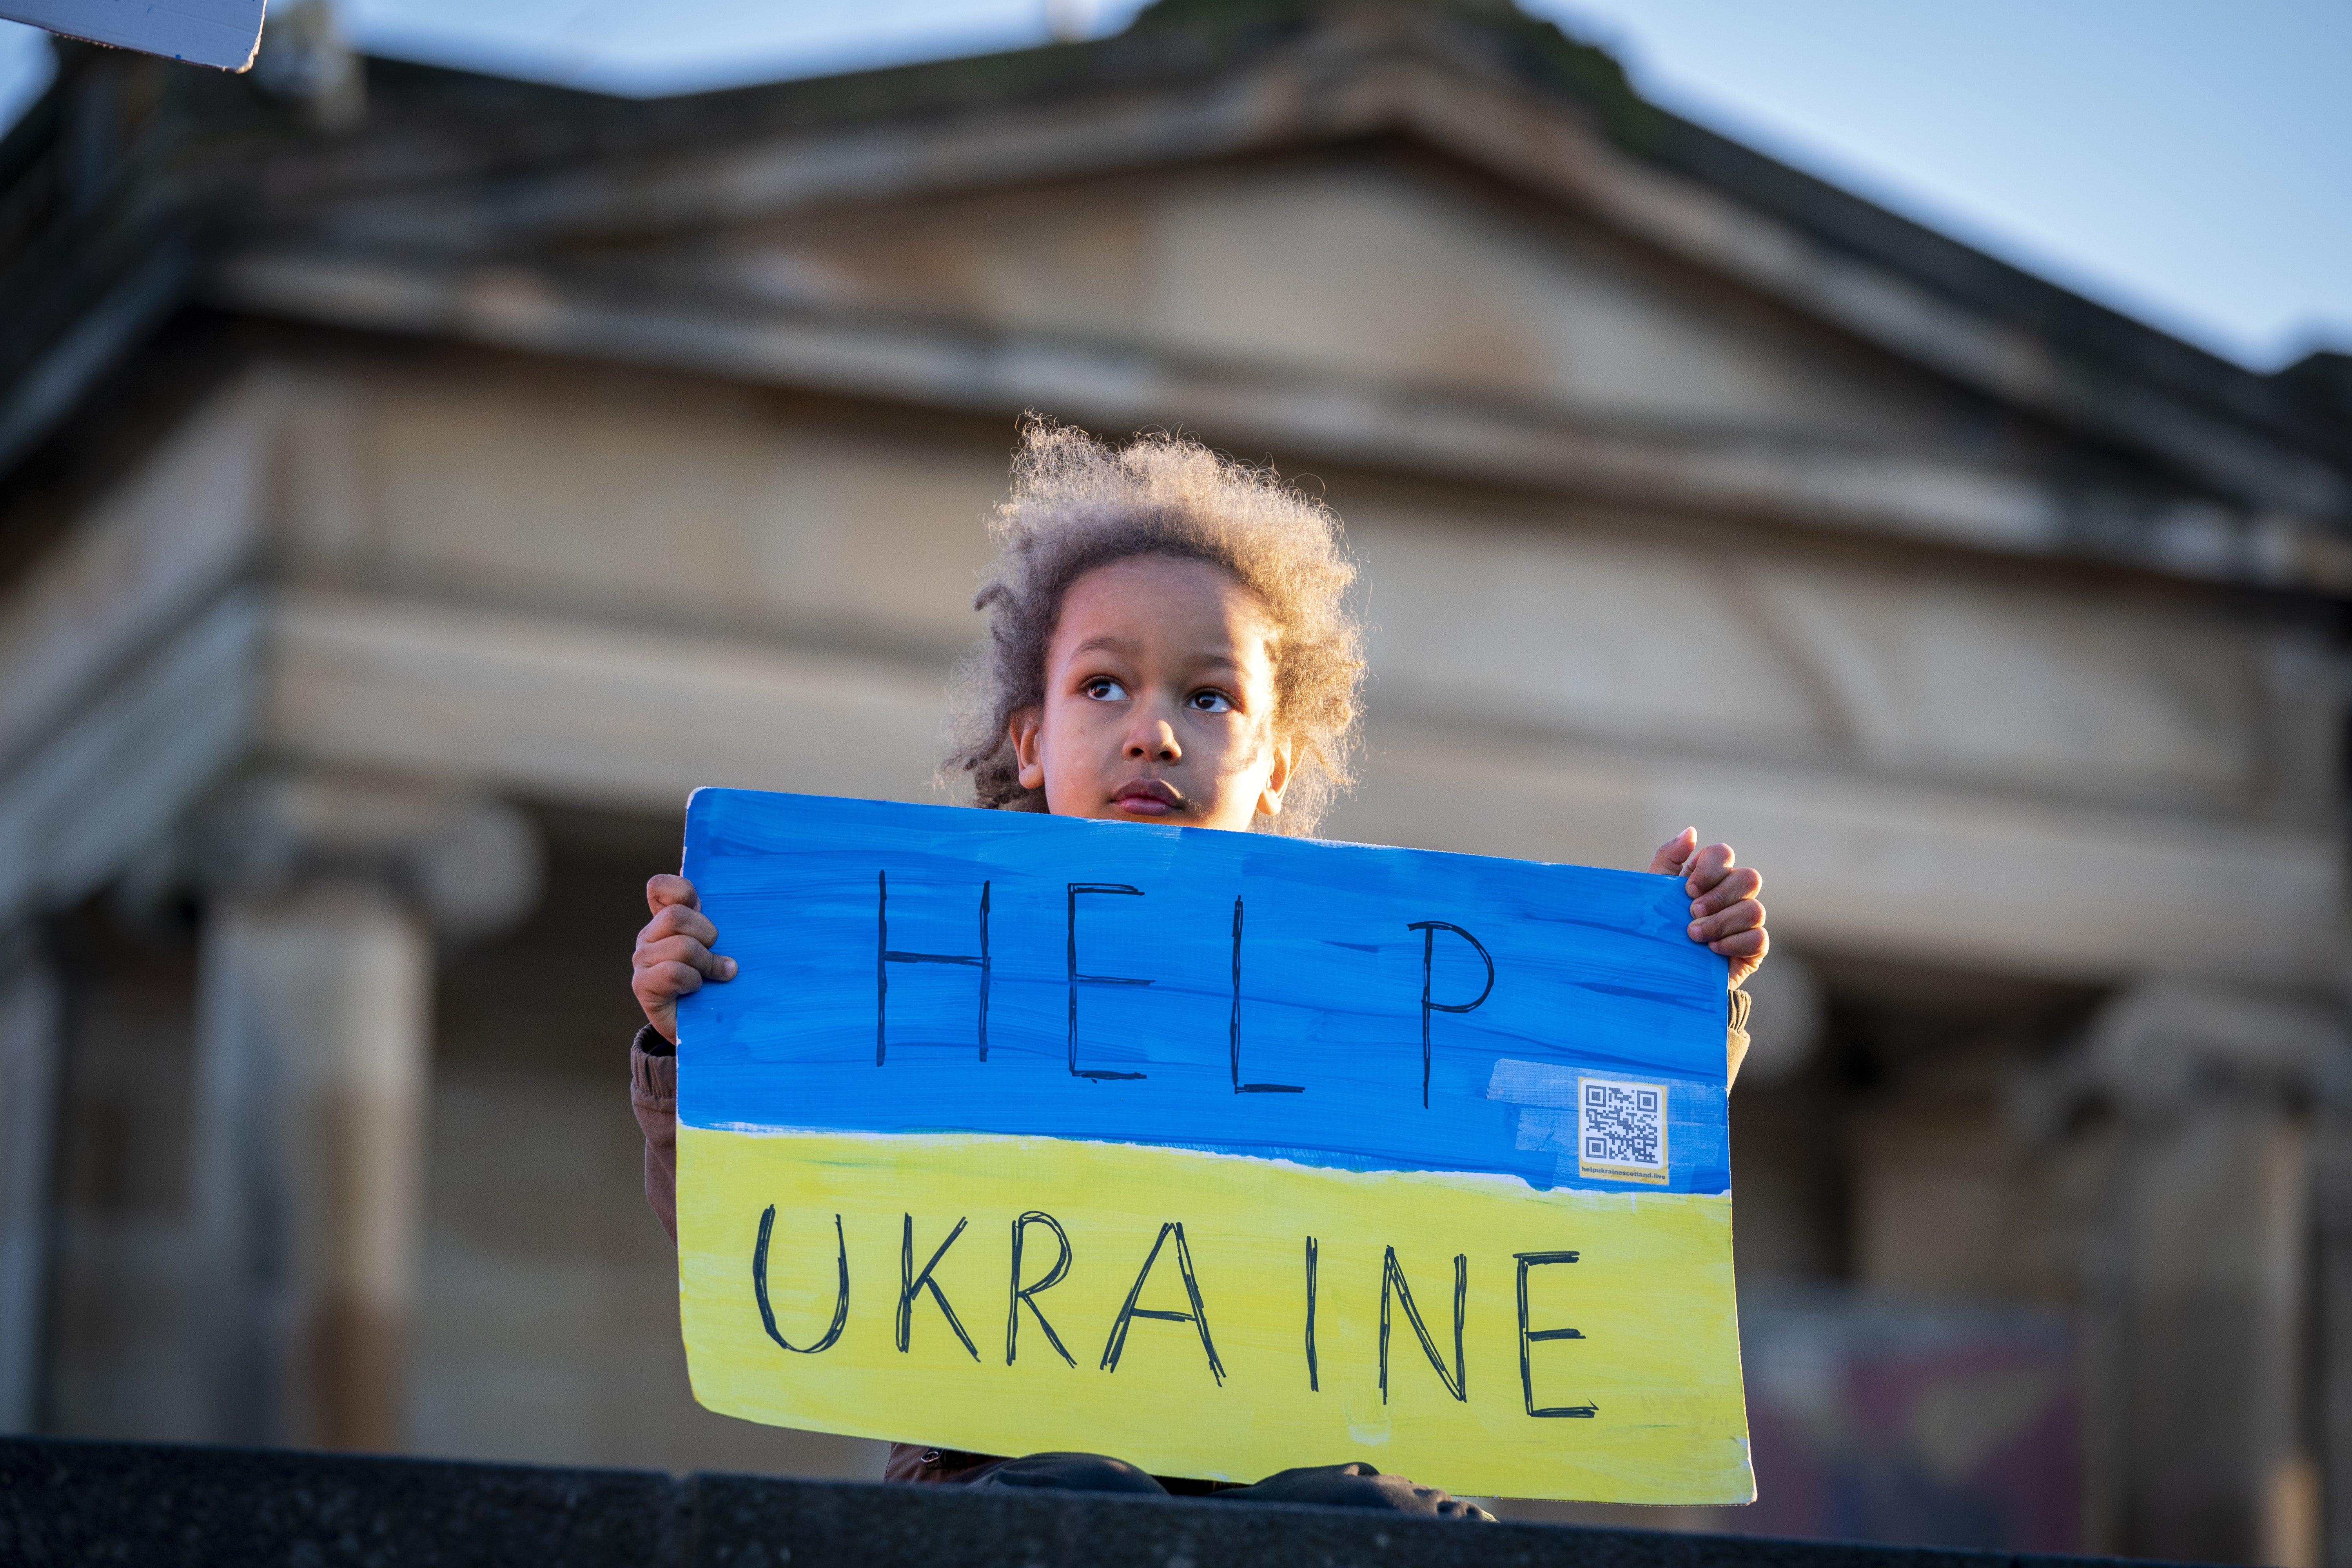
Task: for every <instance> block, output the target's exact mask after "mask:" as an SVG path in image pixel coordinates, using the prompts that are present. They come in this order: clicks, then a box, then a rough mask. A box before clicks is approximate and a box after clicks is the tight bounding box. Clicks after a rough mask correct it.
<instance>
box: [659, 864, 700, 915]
mask: <svg viewBox="0 0 2352 1568" xmlns="http://www.w3.org/2000/svg"><path fill="white" fill-rule="evenodd" d="M671 904H684V905H685V906H686V907H687V908H688V909H689V910H698V909H700V908H701V907H702V895H701V894H699V893H698V892H696V891H695V890H694V884H693V883H691V882H689V881H688V880H687V879H685V878H683V877H677V876H673V875H671V874H670V873H668V872H667V871H665V872H663V873H662V874H661V875H660V876H658V877H654V878H651V879H648V880H647V881H646V908H647V909H649V910H652V911H653V912H654V913H656V914H659V913H661V911H662V910H664V909H665V908H667V906H669V905H671Z"/></svg>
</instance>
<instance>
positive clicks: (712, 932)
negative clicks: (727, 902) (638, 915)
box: [637, 904, 719, 947]
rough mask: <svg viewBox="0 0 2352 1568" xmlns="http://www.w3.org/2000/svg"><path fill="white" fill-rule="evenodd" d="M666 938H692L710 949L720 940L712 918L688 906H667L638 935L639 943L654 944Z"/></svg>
mask: <svg viewBox="0 0 2352 1568" xmlns="http://www.w3.org/2000/svg"><path fill="white" fill-rule="evenodd" d="M666 936H690V937H692V938H693V939H694V940H695V941H697V942H700V943H701V944H702V945H703V946H705V947H709V946H710V945H711V944H712V943H713V942H717V941H718V940H719V928H718V927H717V926H715V925H712V924H711V923H710V917H709V915H706V914H704V913H703V912H702V911H701V910H697V909H694V908H692V907H690V906H688V905H686V904H665V905H664V906H662V908H661V909H659V910H656V911H655V914H654V918H653V919H651V920H649V921H646V929H645V930H643V931H639V932H638V933H637V940H638V941H639V942H653V941H656V940H657V939H659V938H661V937H666Z"/></svg>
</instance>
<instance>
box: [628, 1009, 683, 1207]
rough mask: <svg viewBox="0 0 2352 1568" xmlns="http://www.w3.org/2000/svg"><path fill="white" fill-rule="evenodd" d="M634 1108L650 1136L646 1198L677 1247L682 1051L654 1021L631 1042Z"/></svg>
mask: <svg viewBox="0 0 2352 1568" xmlns="http://www.w3.org/2000/svg"><path fill="white" fill-rule="evenodd" d="M629 1109H630V1110H634V1111H635V1112H636V1113H637V1126H638V1127H639V1128H640V1129H641V1130H642V1131H644V1132H645V1135H646V1203H648V1204H650V1205H653V1211H654V1216H655V1217H656V1219H658V1220H660V1221H661V1222H662V1228H663V1229H664V1230H666V1231H667V1232H669V1241H670V1245H671V1246H672V1247H676V1246H677V1047H674V1046H672V1045H671V1044H670V1043H669V1042H668V1041H667V1040H665V1039H663V1038H662V1037H661V1036H660V1034H659V1033H658V1032H656V1030H655V1028H654V1026H652V1025H651V1024H647V1025H646V1026H645V1027H644V1028H642V1029H639V1030H638V1031H637V1037H636V1038H635V1039H634V1040H632V1041H630V1042H629Z"/></svg>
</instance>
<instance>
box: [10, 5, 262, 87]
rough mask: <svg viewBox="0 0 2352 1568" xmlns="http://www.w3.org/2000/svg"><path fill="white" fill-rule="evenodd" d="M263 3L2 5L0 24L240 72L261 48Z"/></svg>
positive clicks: (250, 62)
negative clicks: (25, 25) (20, 25)
mask: <svg viewBox="0 0 2352 1568" xmlns="http://www.w3.org/2000/svg"><path fill="white" fill-rule="evenodd" d="M262 3H263V0H168V3H166V4H157V3H155V0H0V18H5V19H6V20H8V21H11V22H26V23H30V24H31V25H32V26H36V27H46V28H47V29H48V30H49V31H50V32H52V33H62V34H64V35H65V36H66V37H68V38H86V39H88V40H89V42H91V43H93V44H112V45H113V46H114V47H117V48H119V49H138V50H140V51H141V52H142V53H144V54H151V55H162V56H163V57H165V58H169V59H175V60H185V61H187V62H188V63H189V64H191V65H200V66H215V67H218V68H220V69H222V70H229V71H241V70H243V69H245V68H247V66H250V65H251V64H253V55H254V51H255V50H256V49H257V48H259V47H261V8H262Z"/></svg>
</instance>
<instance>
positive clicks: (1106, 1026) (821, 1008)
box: [678, 790, 1754, 1503]
mask: <svg viewBox="0 0 2352 1568" xmlns="http://www.w3.org/2000/svg"><path fill="white" fill-rule="evenodd" d="M685 870H686V875H687V876H688V878H690V879H692V880H693V881H694V883H695V884H696V886H697V887H698V889H700V891H701V895H702V900H703V907H704V908H705V910H707V911H708V912H709V916H710V918H711V919H712V920H713V921H716V922H717V924H718V926H719V949H720V951H722V952H727V953H730V954H731V955H733V956H734V957H735V958H737V959H738V960H739V961H740V965H741V967H740V971H739V973H738V978H736V979H735V980H734V981H732V982H731V983H730V984H724V985H708V986H705V987H704V988H703V989H702V990H701V991H699V992H698V993H697V994H694V995H693V996H690V997H688V998H687V999H686V1000H685V1002H684V1003H683V1004H682V1005H681V1006H680V1008H679V1026H680V1040H679V1061H678V1122H679V1128H678V1271H679V1290H680V1293H681V1297H682V1310H683V1316H684V1323H685V1334H686V1345H687V1353H688V1367H689V1369H690V1371H691V1373H692V1377H693V1381H694V1390H695V1394H696V1396H697V1397H698V1399H699V1400H700V1401H701V1402H702V1403H703V1404H704V1405H708V1406H709V1407H710V1408H711V1409H713V1410H717V1411H720V1412H722V1413H724V1414H726V1415H737V1416H742V1417H746V1418H748V1419H751V1420H755V1421H765V1422H772V1423H775V1424H778V1425H782V1426H800V1427H809V1428H815V1429H818V1430H823V1431H831V1432H844V1433H851V1434H856V1435H859V1436H874V1437H887V1438H893V1439H898V1440H901V1441H912V1442H921V1443H924V1444H927V1445H933V1446H937V1447H941V1448H959V1449H965V1450H970V1451H974V1452H980V1453H994V1454H1024V1453H1031V1452H1036V1451H1039V1450H1044V1449H1084V1450H1089V1451H1094V1452H1100V1453H1107V1454H1111V1455H1114V1456H1117V1457H1118V1458H1124V1459H1127V1460H1129V1461H1130V1462H1132V1463H1135V1464H1138V1465H1140V1466H1142V1467H1144V1468H1147V1469H1149V1470H1150V1471H1152V1472H1153V1473H1155V1474H1160V1475H1183V1476H1201V1477H1213V1478H1220V1479H1235V1480H1245V1481H1246V1480H1255V1479H1260V1478H1262V1477H1264V1476H1265V1475H1268V1474H1271V1473H1272V1472H1274V1471H1276V1470H1279V1469H1284V1468H1290V1467H1292V1466H1298V1465H1319V1464H1338V1463H1342V1462H1345V1461H1347V1460H1350V1459H1361V1460H1365V1461H1368V1462H1370V1463H1371V1464H1373V1465H1375V1466H1377V1467H1378V1468H1380V1469H1381V1470H1383V1471H1388V1472H1391V1473H1402V1474H1405V1475H1409V1476H1411V1477H1412V1478H1413V1479H1415V1480H1418V1481H1422V1482H1424V1483H1427V1484H1430V1485H1434V1486H1442V1487H1445V1488H1448V1489H1453V1490H1454V1491H1458V1492H1468V1493H1473V1494H1478V1493H1501V1494H1508V1495H1513V1496H1520V1497H1554V1498H1583V1499H1594V1500H1612V1501H1625V1502H1647V1503H1701V1502H1708V1503H1720V1502H1744V1501H1746V1500H1748V1499H1749V1498H1750V1497H1751V1496H1753V1494H1754V1485H1753V1481H1752V1479H1751V1478H1750V1474H1749V1469H1748V1441H1747V1423H1746V1415H1745V1410H1744V1407H1743V1404H1742V1399H1741V1390H1740V1376H1739V1342H1738V1318H1737V1313H1736V1310H1735V1307H1734V1303H1733V1298H1732V1274H1731V1193H1730V1174H1729V1167H1730V1162H1729V1152H1728V1146H1727V1137H1726V1126H1725V1115H1724V1111H1725V1082H1724V1022H1725V1019H1724V1015H1725V969H1724V961H1723V960H1722V959H1720V958H1717V957H1716V956H1715V955H1714V954H1712V953H1710V952H1707V951H1706V949H1705V948H1704V947H1701V946H1699V945H1698V944H1696V943H1694V942H1691V941H1689V940H1688V938H1687V937H1686V936H1685V932H1684V928H1685V924H1686V923H1687V921H1688V915H1687V912H1686V911H1687V909H1688V900H1687V897H1686V895H1685V893H1684V892H1683V890H1682V885H1681V883H1680V882H1679V881H1678V880H1676V879H1672V878H1667V877H1654V876H1639V875H1634V874H1633V873H1629V872H1621V871H1601V870H1591V869H1588V868H1581V867H1574V866H1543V865H1535V864H1530V863H1528V862H1523V861H1516V860H1494V859H1484V858H1474V857H1469V856H1459V855H1440V854H1431V853H1427V852H1423V851H1418V850H1406V849H1387V848H1378V847H1369V846H1361V845H1345V844H1318V843H1307V842H1302V841H1296V840H1287V839H1282V838H1276V837H1260V836H1256V835H1252V834H1245V833H1223V832H1214V831H1209V830H1204V829H1199V828H1179V827H1160V826H1139V825H1135V824H1128V823H1099V822H1087V821H1081V820H1076V819H1071V818H1064V817H1052V816H1034V815H1029V814H1023V813H1013V812H989V811H973V810H961V809H955V808H950V807H941V806H919V805H883V804H878V803H875V802H870V801H853V800H827V799H819V798H814V797H808V796H796V795H761V794H753V793H749V792H743V791H732V790H704V791H701V792H699V793H698V794H697V795H695V797H694V800H693V804H692V805H691V807H690V808H689V810H688V815H687V846H686V866H685Z"/></svg>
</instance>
